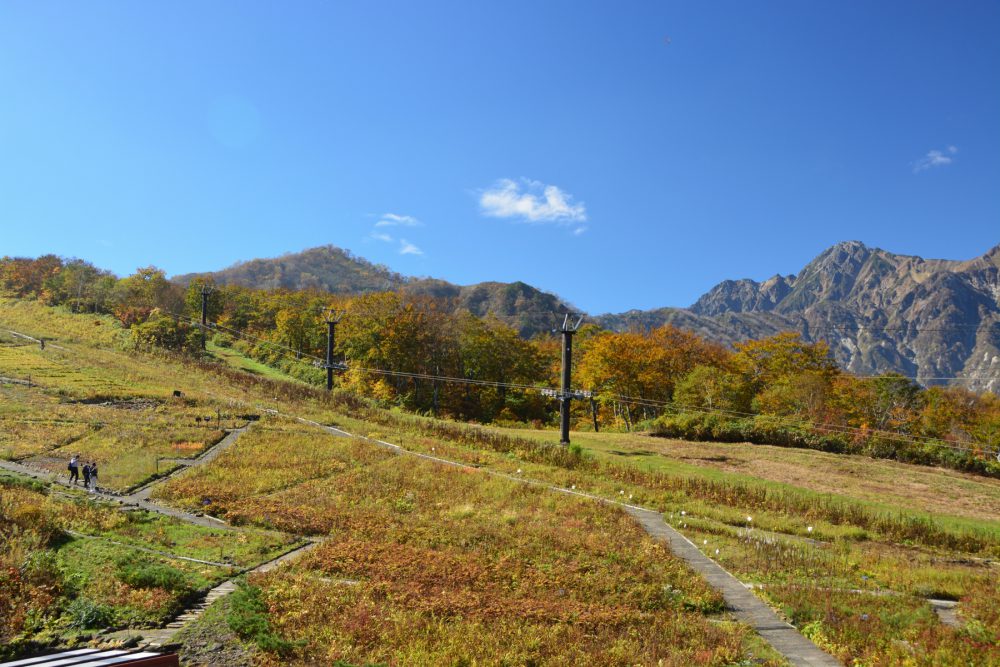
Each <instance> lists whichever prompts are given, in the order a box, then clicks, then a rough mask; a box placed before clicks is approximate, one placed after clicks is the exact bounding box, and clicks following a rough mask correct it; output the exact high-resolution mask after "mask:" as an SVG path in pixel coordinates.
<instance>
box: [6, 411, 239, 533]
mask: <svg viewBox="0 0 1000 667" xmlns="http://www.w3.org/2000/svg"><path fill="white" fill-rule="evenodd" d="M248 428H249V426H244V427H243V428H239V429H234V430H233V431H232V432H230V433H229V434H228V435H227V436H226V437H225V438H223V439H222V440H220V441H219V442H218V443H217V444H216V445H215V446H213V447H212V448H211V449H209V450H208V451H207V452H205V453H204V454H202V455H201V456H200V457H198V458H196V459H192V462H191V464H190V465H189V466H185V467H181V468H178V469H177V470H174V471H173V472H171V473H170V474H169V475H165V476H164V477H158V478H156V479H154V480H152V481H151V482H149V483H148V484H146V485H145V486H143V487H141V488H139V489H137V490H135V491H133V492H131V493H128V494H125V495H117V494H114V493H108V492H106V491H87V492H85V493H86V494H87V497H90V498H94V499H97V500H103V501H106V502H110V503H118V504H120V505H122V506H123V507H136V508H138V509H143V510H146V511H148V512H155V513H156V514H162V515H164V516H170V517H174V518H176V519H180V520H181V521H185V522H187V523H191V524H195V525H198V526H204V527H206V528H219V529H222V530H233V528H232V527H231V526H230V525H229V524H227V523H226V522H224V521H222V520H221V519H216V518H214V517H211V516H207V515H198V514H192V513H190V512H185V511H183V510H179V509H175V508H173V507H166V506H164V505H159V504H157V503H154V502H152V501H150V500H149V495H150V493H152V490H153V487H155V486H156V485H157V484H162V483H163V482H165V481H167V480H168V479H170V478H171V477H172V476H173V475H175V474H177V473H178V472H180V471H182V470H186V469H188V468H190V467H191V466H195V465H204V464H205V463H208V462H209V461H211V460H213V459H214V458H215V457H217V456H218V455H219V454H221V453H222V450H223V449H226V448H228V447H231V446H232V445H233V444H234V443H235V442H236V440H237V438H239V437H240V436H241V435H242V434H243V433H245V432H246V431H247V429H248ZM220 447H221V448H222V449H219V448H220ZM0 468H2V469H4V470H9V471H10V472H15V473H18V474H20V475H25V476H27V477H31V478H32V479H37V480H38V481H40V482H45V483H51V484H57V485H59V486H62V487H65V488H68V489H78V490H80V491H83V487H82V486H75V485H73V484H70V483H69V479H68V477H67V475H60V474H54V473H52V472H49V471H47V470H39V469H38V468H34V467H32V466H28V465H24V464H23V463H15V462H14V461H4V460H0Z"/></svg>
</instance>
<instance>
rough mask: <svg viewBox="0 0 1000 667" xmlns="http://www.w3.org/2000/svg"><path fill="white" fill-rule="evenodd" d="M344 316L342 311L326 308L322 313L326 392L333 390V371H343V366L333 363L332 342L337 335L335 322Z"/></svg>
mask: <svg viewBox="0 0 1000 667" xmlns="http://www.w3.org/2000/svg"><path fill="white" fill-rule="evenodd" d="M343 316H344V311H342V310H335V309H333V308H328V309H327V310H325V311H324V313H323V320H324V321H325V322H326V364H324V366H323V367H324V368H326V390H327V391H332V390H333V371H334V369H335V368H336V369H337V370H344V364H336V365H335V364H334V363H333V342H334V337H335V336H336V334H337V331H336V329H337V322H339V321H340V319H341V318H342V317H343Z"/></svg>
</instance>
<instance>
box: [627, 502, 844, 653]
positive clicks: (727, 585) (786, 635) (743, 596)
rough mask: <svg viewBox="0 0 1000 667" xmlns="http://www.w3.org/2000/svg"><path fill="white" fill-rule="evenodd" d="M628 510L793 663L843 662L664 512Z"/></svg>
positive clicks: (735, 613) (736, 614) (744, 620)
mask: <svg viewBox="0 0 1000 667" xmlns="http://www.w3.org/2000/svg"><path fill="white" fill-rule="evenodd" d="M625 511H626V512H628V513H629V514H630V515H631V516H632V517H634V518H635V519H636V521H638V522H639V523H640V524H641V525H642V527H643V528H644V529H645V530H646V532H647V533H649V535H650V536H651V537H652V538H653V539H655V540H657V541H660V542H663V543H664V544H666V545H667V546H668V547H670V550H671V551H673V552H674V554H675V555H676V556H677V557H678V558H680V559H681V560H683V561H684V562H685V563H687V564H688V566H689V567H690V568H691V569H692V570H694V571H695V572H697V573H698V574H700V575H701V576H702V577H704V578H705V580H706V581H707V582H708V583H709V585H711V586H712V588H714V589H716V590H717V591H719V592H720V593H722V596H723V597H724V598H725V600H726V606H728V607H729V609H730V610H732V612H733V615H734V616H736V618H737V619H739V620H741V621H743V622H744V623H746V624H747V625H749V626H750V627H752V628H753V629H754V630H755V631H756V632H757V634H759V635H760V636H761V637H763V638H764V639H765V640H766V641H767V643H768V644H770V645H771V646H772V647H773V648H774V650H776V651H777V652H778V653H781V654H782V655H783V656H785V658H787V659H788V661H789V662H790V663H792V664H793V665H796V666H799V665H802V666H803V667H811V666H814V665H815V666H817V667H819V666H822V667H835V666H837V665H840V662H838V661H837V660H836V659H835V658H833V656H831V655H829V654H828V653H825V652H824V651H822V650H820V649H819V647H817V646H816V645H815V644H813V643H812V642H811V641H809V640H808V639H806V638H805V637H803V636H802V635H801V634H800V633H799V631H798V630H796V629H795V627H794V626H792V625H790V624H788V623H786V622H785V621H783V620H781V619H780V618H779V617H778V615H777V614H776V613H775V612H774V611H773V610H772V609H771V608H770V607H768V606H767V605H766V604H765V603H764V602H763V601H762V600H761V599H760V598H758V597H757V596H756V595H754V594H753V593H751V592H750V591H749V590H748V589H747V587H746V586H744V585H743V584H742V583H740V581H739V579H737V578H736V577H734V576H733V575H731V574H729V572H727V571H726V570H724V569H723V568H722V566H720V565H719V564H718V563H716V562H715V561H714V560H712V559H711V558H709V557H708V556H706V555H705V554H703V553H702V552H701V550H699V549H698V547H696V546H695V545H694V544H693V543H692V542H691V541H690V540H689V539H687V538H686V537H684V536H683V535H681V534H680V533H679V532H677V531H676V530H674V529H673V528H671V527H670V526H669V525H667V522H666V521H664V520H663V515H661V514H660V513H659V512H654V511H652V510H648V509H641V508H638V507H626V508H625Z"/></svg>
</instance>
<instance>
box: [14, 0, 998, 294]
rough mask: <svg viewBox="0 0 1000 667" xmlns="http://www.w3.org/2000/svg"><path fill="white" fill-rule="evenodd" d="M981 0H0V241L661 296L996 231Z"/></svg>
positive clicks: (127, 261)
mask: <svg viewBox="0 0 1000 667" xmlns="http://www.w3.org/2000/svg"><path fill="white" fill-rule="evenodd" d="M998 32H1000V3H997V2H994V1H992V0H989V1H986V0H984V1H981V2H974V1H962V2H954V1H951V2H944V1H942V2H918V1H914V0H906V1H905V2H904V1H899V2H878V3H871V2H860V1H850V2H833V1H828V2H798V1H795V2H792V1H789V2H778V1H772V2H754V3H750V2H693V1H692V2H683V3H682V2H615V3H612V2H605V3H595V2H579V1H565V2H556V1H552V2H549V1H546V2H504V3H485V2H433V3H432V2H428V3H414V2H350V3H344V2H294V3H272V2H267V3H265V2H259V3H253V2H246V1H241V2H225V1H215V2H209V3H206V2H181V1H176V0H172V1H171V2H125V1H119V2H97V1H88V2H70V1H68V0H67V1H65V2H47V1H45V0H4V1H3V2H0V255H3V254H9V255H38V254H42V253H46V252H54V253H57V254H61V255H66V256H77V257H82V258H85V259H87V260H90V261H92V262H94V263H95V264H97V265H99V266H103V267H106V268H110V269H112V270H114V271H116V272H117V273H119V274H127V273H130V272H131V271H133V270H134V269H135V268H136V267H138V266H141V265H143V266H144V265H148V264H155V265H157V266H159V267H162V268H163V269H165V270H166V271H167V272H168V273H169V274H176V273H184V272H189V271H196V270H210V269H217V268H221V267H223V266H226V265H228V264H231V263H232V262H235V261H237V260H240V259H249V258H253V257H261V256H274V255H278V254H281V253H283V252H287V251H296V250H301V249H304V248H307V247H312V246H316V245H321V244H327V243H331V244H334V245H337V246H341V247H345V248H348V249H350V250H352V251H353V252H355V253H356V254H358V255H361V256H363V257H366V258H368V259H370V260H372V261H375V262H379V263H384V264H386V265H388V266H389V267H391V268H392V269H394V270H396V271H399V272H401V273H404V274H408V275H432V276H435V277H440V278H444V279H447V280H450V281H453V282H458V283H463V284H464V283H472V282H478V281H482V280H504V281H510V280H524V281H525V282H528V283H531V284H533V285H536V286H538V287H541V288H543V289H547V290H550V291H553V292H556V293H558V294H560V295H562V296H564V297H565V298H567V299H569V300H570V301H572V302H573V303H575V304H576V305H577V306H579V307H580V308H582V309H584V310H586V311H588V312H592V313H599V312H608V311H622V310H627V309H630V308H653V307H659V306H666V305H673V306H684V305H688V304H690V303H691V302H693V301H694V300H695V299H696V298H697V297H698V295H700V294H701V293H703V292H704V291H706V290H708V289H709V288H710V287H712V286H713V285H714V284H715V283H717V282H718V281H720V280H723V279H725V278H740V277H752V278H756V279H764V278H767V277H769V276H770V275H773V274H774V273H776V272H780V273H790V272H795V271H797V270H798V269H799V268H801V266H802V265H804V264H805V263H806V262H808V261H809V260H810V259H811V258H812V257H814V256H815V255H816V254H818V253H819V252H820V251H821V250H823V249H824V248H825V247H827V246H829V245H832V244H833V243H836V242H838V241H842V240H848V239H858V240H861V241H864V242H865V243H867V244H869V245H874V246H880V247H884V248H886V249H888V250H892V251H895V252H900V253H908V254H919V255H923V256H928V257H945V258H954V259H967V258H970V257H973V256H976V255H979V254H981V253H982V252H984V251H986V250H987V249H988V248H990V247H992V246H994V245H996V244H997V243H1000V40H998V39H997V38H996V35H997V34H998Z"/></svg>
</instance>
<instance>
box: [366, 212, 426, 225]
mask: <svg viewBox="0 0 1000 667" xmlns="http://www.w3.org/2000/svg"><path fill="white" fill-rule="evenodd" d="M423 224H424V223H422V222H420V221H419V220H417V219H416V218H414V217H413V216H412V215H396V214H395V213H383V214H382V216H381V218H380V219H379V221H378V222H376V223H375V226H376V227H422V226H423Z"/></svg>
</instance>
